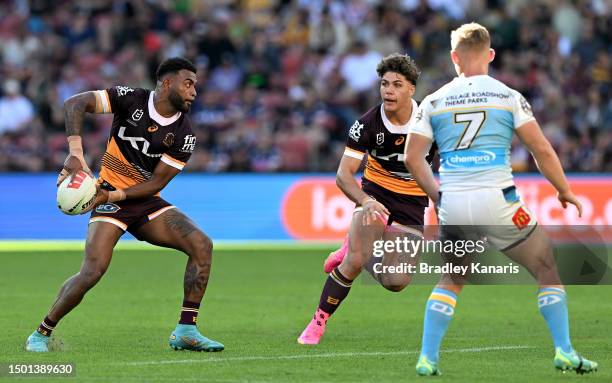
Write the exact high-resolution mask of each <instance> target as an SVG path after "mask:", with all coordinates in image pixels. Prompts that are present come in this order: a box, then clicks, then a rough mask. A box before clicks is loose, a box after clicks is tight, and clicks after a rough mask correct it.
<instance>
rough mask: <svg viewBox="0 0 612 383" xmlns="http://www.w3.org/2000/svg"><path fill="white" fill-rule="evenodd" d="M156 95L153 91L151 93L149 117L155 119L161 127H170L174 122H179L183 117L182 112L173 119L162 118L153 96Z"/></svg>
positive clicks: (177, 113)
mask: <svg viewBox="0 0 612 383" xmlns="http://www.w3.org/2000/svg"><path fill="white" fill-rule="evenodd" d="M154 95H155V92H153V91H151V93H149V117H151V118H152V119H154V120H155V122H157V123H158V124H160V125H161V126H168V125H170V124H172V123H173V122H176V120H178V119H179V117H181V112H176V114H175V115H174V116H172V117H164V116H162V115H161V114H159V113H158V112H157V110H156V109H155V104H154V103H153V96H154Z"/></svg>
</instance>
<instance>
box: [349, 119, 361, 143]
mask: <svg viewBox="0 0 612 383" xmlns="http://www.w3.org/2000/svg"><path fill="white" fill-rule="evenodd" d="M362 130H363V124H362V123H360V122H359V120H357V121H355V123H354V124H353V126H351V128H350V129H349V137H350V138H352V139H353V141H356V142H359V139H360V138H361V132H362Z"/></svg>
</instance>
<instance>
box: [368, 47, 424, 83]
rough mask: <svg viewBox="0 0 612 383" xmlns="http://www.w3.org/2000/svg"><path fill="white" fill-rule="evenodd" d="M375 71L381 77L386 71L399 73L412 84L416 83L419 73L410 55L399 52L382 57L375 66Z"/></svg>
mask: <svg viewBox="0 0 612 383" xmlns="http://www.w3.org/2000/svg"><path fill="white" fill-rule="evenodd" d="M376 72H377V73H378V76H379V77H381V78H382V77H383V76H384V75H385V73H387V72H396V73H399V74H401V75H402V76H404V77H406V80H408V81H410V82H411V83H412V85H416V81H417V80H418V78H419V75H420V74H421V70H420V69H419V67H417V65H416V63H415V62H414V60H413V59H412V58H411V57H410V56H408V55H402V54H399V53H391V54H390V55H389V56H387V57H385V58H384V59H382V60H381V61H380V62H379V63H378V66H377V67H376Z"/></svg>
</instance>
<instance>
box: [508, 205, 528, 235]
mask: <svg viewBox="0 0 612 383" xmlns="http://www.w3.org/2000/svg"><path fill="white" fill-rule="evenodd" d="M512 222H513V223H514V225H515V226H516V227H517V228H518V229H519V230H523V229H524V228H526V227H527V225H529V222H531V216H530V215H529V214H528V213H527V212H526V211H525V209H523V207H522V206H521V207H519V208H518V209H517V211H516V213H514V215H513V216H512Z"/></svg>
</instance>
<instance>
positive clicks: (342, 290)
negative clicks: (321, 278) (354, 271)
mask: <svg viewBox="0 0 612 383" xmlns="http://www.w3.org/2000/svg"><path fill="white" fill-rule="evenodd" d="M352 283H353V281H352V280H350V279H348V278H346V277H345V276H344V275H342V274H341V273H340V270H338V268H337V267H336V268H335V269H333V270H332V272H331V273H329V277H327V281H325V286H323V292H322V293H321V299H320V300H319V308H320V309H321V310H323V311H325V312H326V313H327V314H329V315H332V314H333V313H334V311H336V309H337V308H338V306H340V303H341V302H342V301H343V300H344V298H346V296H347V295H348V293H349V291H350V290H351V285H352Z"/></svg>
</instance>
